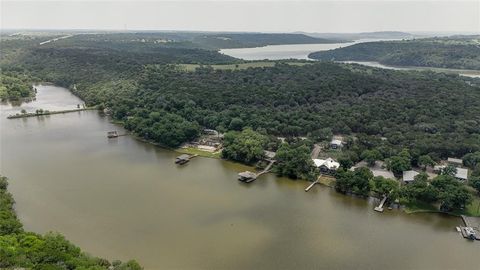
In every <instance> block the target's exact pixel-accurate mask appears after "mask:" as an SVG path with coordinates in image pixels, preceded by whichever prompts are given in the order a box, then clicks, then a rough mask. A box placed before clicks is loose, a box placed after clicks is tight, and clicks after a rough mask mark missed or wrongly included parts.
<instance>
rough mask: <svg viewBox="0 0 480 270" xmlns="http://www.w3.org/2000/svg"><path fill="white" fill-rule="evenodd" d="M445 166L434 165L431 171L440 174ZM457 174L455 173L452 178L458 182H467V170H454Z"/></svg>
mask: <svg viewBox="0 0 480 270" xmlns="http://www.w3.org/2000/svg"><path fill="white" fill-rule="evenodd" d="M446 167H447V166H446V165H436V166H435V167H433V171H434V172H436V173H438V174H440V173H442V170H443V169H445V168H446ZM456 169H457V172H456V173H455V175H454V177H455V178H457V179H458V180H460V181H466V180H468V169H465V168H458V167H457V168H456Z"/></svg>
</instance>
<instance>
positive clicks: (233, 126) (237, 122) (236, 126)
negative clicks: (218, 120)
mask: <svg viewBox="0 0 480 270" xmlns="http://www.w3.org/2000/svg"><path fill="white" fill-rule="evenodd" d="M242 128H243V120H242V119H241V118H233V119H232V120H231V121H230V124H229V125H228V129H230V130H237V131H239V130H242Z"/></svg>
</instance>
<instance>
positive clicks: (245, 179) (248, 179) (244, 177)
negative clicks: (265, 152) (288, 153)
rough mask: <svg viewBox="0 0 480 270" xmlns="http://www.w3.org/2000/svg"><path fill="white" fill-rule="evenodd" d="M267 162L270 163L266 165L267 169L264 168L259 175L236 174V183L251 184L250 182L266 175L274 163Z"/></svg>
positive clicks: (246, 172) (252, 173) (247, 172)
mask: <svg viewBox="0 0 480 270" xmlns="http://www.w3.org/2000/svg"><path fill="white" fill-rule="evenodd" d="M268 161H269V162H270V163H268V165H267V167H265V169H263V171H261V172H259V173H254V172H249V171H245V172H241V173H239V174H238V181H241V182H245V183H251V182H253V181H255V180H256V179H257V178H258V177H259V176H260V175H262V174H265V173H268V172H269V171H270V170H271V169H272V166H273V163H275V160H268Z"/></svg>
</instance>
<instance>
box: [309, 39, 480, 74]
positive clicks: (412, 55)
mask: <svg viewBox="0 0 480 270" xmlns="http://www.w3.org/2000/svg"><path fill="white" fill-rule="evenodd" d="M479 40H480V36H453V37H442V38H426V39H413V40H401V41H379V42H367V43H359V44H355V45H352V46H348V47H344V48H339V49H335V50H332V51H324V52H314V53H311V54H310V55H309V57H310V58H312V59H318V60H335V61H376V62H380V63H382V64H385V65H394V66H418V67H437V68H456V69H474V70H480V46H479Z"/></svg>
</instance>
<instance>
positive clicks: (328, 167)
mask: <svg viewBox="0 0 480 270" xmlns="http://www.w3.org/2000/svg"><path fill="white" fill-rule="evenodd" d="M312 160H313V163H314V164H315V167H317V168H319V169H320V171H321V172H324V173H334V172H335V171H336V170H337V169H338V168H340V163H338V162H336V161H335V160H333V159H332V158H327V159H318V158H315V159H312Z"/></svg>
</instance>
